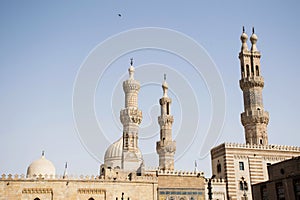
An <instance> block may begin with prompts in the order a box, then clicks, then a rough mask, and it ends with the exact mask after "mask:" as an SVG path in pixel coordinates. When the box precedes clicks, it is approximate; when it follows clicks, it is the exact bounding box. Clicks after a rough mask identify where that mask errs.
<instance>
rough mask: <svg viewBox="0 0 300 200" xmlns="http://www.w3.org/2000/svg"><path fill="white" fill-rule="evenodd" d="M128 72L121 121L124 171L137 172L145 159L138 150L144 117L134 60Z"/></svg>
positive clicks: (124, 84) (124, 86)
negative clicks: (139, 105)
mask: <svg viewBox="0 0 300 200" xmlns="http://www.w3.org/2000/svg"><path fill="white" fill-rule="evenodd" d="M128 72H129V79H127V80H126V81H124V82H123V90H124V93H125V108H124V109H122V110H121V112H120V119H121V122H122V124H123V153H122V169H124V170H125V171H137V170H138V169H139V168H140V167H141V165H142V163H143V158H142V155H141V152H140V150H139V148H138V131H139V125H140V123H141V121H142V118H143V117H142V111H141V110H139V108H138V93H139V90H140V83H139V82H138V81H137V80H134V67H133V59H131V62H130V67H129V69H128Z"/></svg>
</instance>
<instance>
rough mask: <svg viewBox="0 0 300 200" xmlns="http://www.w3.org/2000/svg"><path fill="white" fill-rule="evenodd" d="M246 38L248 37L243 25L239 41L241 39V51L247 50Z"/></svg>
mask: <svg viewBox="0 0 300 200" xmlns="http://www.w3.org/2000/svg"><path fill="white" fill-rule="evenodd" d="M247 39H248V35H247V34H246V33H245V27H244V26H243V33H242V35H241V41H242V47H241V51H242V52H243V51H248V46H247Z"/></svg>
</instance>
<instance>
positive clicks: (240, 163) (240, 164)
mask: <svg viewBox="0 0 300 200" xmlns="http://www.w3.org/2000/svg"><path fill="white" fill-rule="evenodd" d="M239 167H240V170H245V167H244V162H239Z"/></svg>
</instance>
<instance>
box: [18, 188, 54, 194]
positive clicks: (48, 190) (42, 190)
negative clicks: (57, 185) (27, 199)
mask: <svg viewBox="0 0 300 200" xmlns="http://www.w3.org/2000/svg"><path fill="white" fill-rule="evenodd" d="M22 193H23V194H47V193H52V189H51V188H24V189H23V190H22Z"/></svg>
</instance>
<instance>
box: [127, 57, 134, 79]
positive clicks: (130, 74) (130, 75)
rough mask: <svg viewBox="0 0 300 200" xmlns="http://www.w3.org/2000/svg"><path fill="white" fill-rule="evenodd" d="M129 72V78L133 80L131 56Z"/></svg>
mask: <svg viewBox="0 0 300 200" xmlns="http://www.w3.org/2000/svg"><path fill="white" fill-rule="evenodd" d="M128 72H129V79H131V80H133V79H134V77H133V76H134V67H133V58H130V67H129V69H128Z"/></svg>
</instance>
